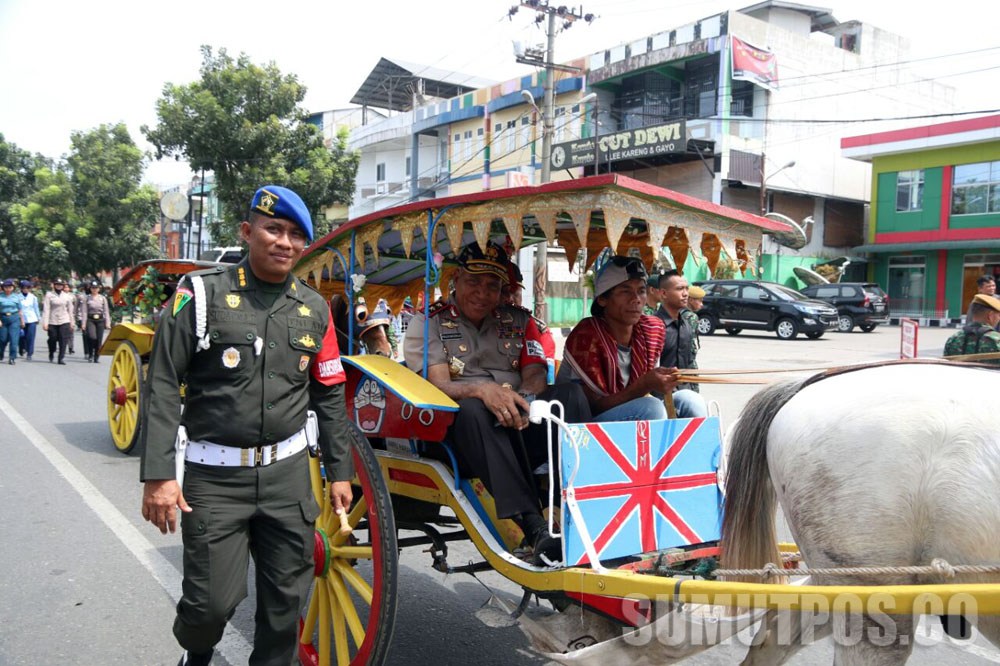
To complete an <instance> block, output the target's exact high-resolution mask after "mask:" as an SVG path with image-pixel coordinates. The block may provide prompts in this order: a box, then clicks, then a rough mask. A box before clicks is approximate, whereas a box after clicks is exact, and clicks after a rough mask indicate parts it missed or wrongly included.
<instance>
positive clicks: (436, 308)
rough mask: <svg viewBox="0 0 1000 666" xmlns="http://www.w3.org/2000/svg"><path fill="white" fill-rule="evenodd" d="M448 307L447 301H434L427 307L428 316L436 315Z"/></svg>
mask: <svg viewBox="0 0 1000 666" xmlns="http://www.w3.org/2000/svg"><path fill="white" fill-rule="evenodd" d="M447 309H448V301H436V302H434V303H431V306H430V307H429V308H428V309H427V316H428V317H436V316H437V315H439V314H441V313H442V312H444V311H445V310H447Z"/></svg>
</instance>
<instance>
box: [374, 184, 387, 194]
mask: <svg viewBox="0 0 1000 666" xmlns="http://www.w3.org/2000/svg"><path fill="white" fill-rule="evenodd" d="M388 189H389V188H388V185H387V184H386V183H376V184H375V194H385V193H386V192H387V191H388Z"/></svg>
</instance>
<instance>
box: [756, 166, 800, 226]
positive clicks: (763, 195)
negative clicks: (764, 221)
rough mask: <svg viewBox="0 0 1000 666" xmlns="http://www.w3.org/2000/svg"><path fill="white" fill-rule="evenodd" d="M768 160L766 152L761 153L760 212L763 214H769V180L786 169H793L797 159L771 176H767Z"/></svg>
mask: <svg viewBox="0 0 1000 666" xmlns="http://www.w3.org/2000/svg"><path fill="white" fill-rule="evenodd" d="M766 161H767V158H766V157H764V153H761V154H760V214H761V215H766V214H767V181H768V180H769V179H771V178H774V177H775V176H777V175H778V174H779V173H781V172H782V171H784V170H785V169H791V168H792V167H793V166H795V160H790V161H789V162H788V163H787V164H785V165H784V166H782V167H781V168H780V169H778V170H777V171H775V172H774V173H772V174H771V175H770V176H765V175H764V165H765V163H766Z"/></svg>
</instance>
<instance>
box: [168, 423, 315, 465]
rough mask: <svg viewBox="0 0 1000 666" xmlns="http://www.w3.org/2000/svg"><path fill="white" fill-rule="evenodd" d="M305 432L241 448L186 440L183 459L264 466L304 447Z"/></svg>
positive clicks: (205, 462) (197, 461)
mask: <svg viewBox="0 0 1000 666" xmlns="http://www.w3.org/2000/svg"><path fill="white" fill-rule="evenodd" d="M306 444H307V440H306V432H305V429H304V428H303V429H302V430H299V431H298V432H297V433H295V434H294V435H292V436H291V437H289V438H288V439H284V440H282V441H280V442H278V443H276V444H268V445H265V446H258V447H256V448H250V449H241V448H240V447H238V446H223V445H222V444H216V443H214V442H205V441H192V442H188V445H187V448H186V449H185V451H184V459H185V460H187V461H188V462H192V463H198V464H199V465H212V466H215V467H264V466H265V465H270V464H271V463H274V462H278V461H279V460H284V459H285V458H288V457H291V456H293V455H295V454H296V453H298V452H299V451H302V450H303V449H305V448H306Z"/></svg>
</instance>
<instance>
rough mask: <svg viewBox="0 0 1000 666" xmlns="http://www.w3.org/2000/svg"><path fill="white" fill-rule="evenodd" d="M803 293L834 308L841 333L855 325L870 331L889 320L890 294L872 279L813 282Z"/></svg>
mask: <svg viewBox="0 0 1000 666" xmlns="http://www.w3.org/2000/svg"><path fill="white" fill-rule="evenodd" d="M802 293H803V294H805V295H806V296H809V297H810V298H815V299H816V300H819V301H825V302H826V303H829V304H830V305H832V306H833V307H835V308H837V314H838V317H839V320H838V322H837V330H838V331H841V332H842V333H848V332H849V331H850V330H851V329H853V328H854V327H855V326H857V327H859V328H860V329H861V330H862V331H864V332H865V333H871V332H872V331H874V330H875V327H876V326H878V325H879V324H888V323H889V297H888V296H887V295H886V293H885V292H884V291H882V287H880V286H878V285H877V284H875V283H874V282H839V283H834V284H813V285H809V286H808V287H806V288H805V289H803V290H802Z"/></svg>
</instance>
